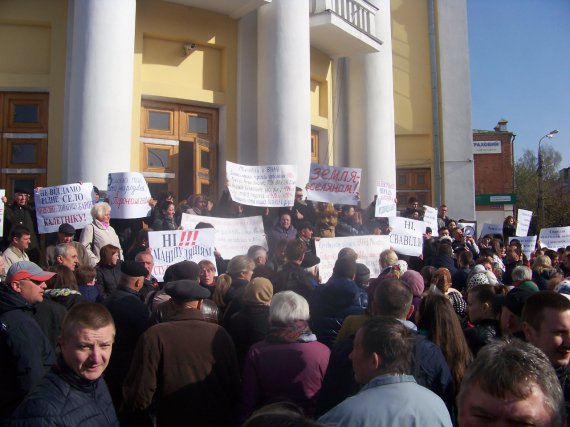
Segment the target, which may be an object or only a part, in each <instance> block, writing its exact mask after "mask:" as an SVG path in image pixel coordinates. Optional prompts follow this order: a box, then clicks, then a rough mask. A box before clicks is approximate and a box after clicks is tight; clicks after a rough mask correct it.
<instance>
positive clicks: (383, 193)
mask: <svg viewBox="0 0 570 427" xmlns="http://www.w3.org/2000/svg"><path fill="white" fill-rule="evenodd" d="M376 195H377V197H376V209H375V210H374V216H375V217H377V218H378V217H393V216H396V215H397V214H398V209H397V207H396V184H391V183H389V182H384V181H382V182H379V183H378V186H377V187H376Z"/></svg>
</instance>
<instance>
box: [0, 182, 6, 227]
mask: <svg viewBox="0 0 570 427" xmlns="http://www.w3.org/2000/svg"><path fill="white" fill-rule="evenodd" d="M5 195H6V190H0V237H2V236H3V235H4V202H3V201H2V199H3V198H4V196H5Z"/></svg>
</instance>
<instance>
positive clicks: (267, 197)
mask: <svg viewBox="0 0 570 427" xmlns="http://www.w3.org/2000/svg"><path fill="white" fill-rule="evenodd" d="M226 174H227V178H228V190H230V195H231V196H232V200H233V201H234V202H237V203H241V204H244V205H250V206H262V207H267V208H269V207H281V206H293V203H294V201H295V188H296V186H297V166H294V165H271V166H245V165H239V164H237V163H232V162H226Z"/></svg>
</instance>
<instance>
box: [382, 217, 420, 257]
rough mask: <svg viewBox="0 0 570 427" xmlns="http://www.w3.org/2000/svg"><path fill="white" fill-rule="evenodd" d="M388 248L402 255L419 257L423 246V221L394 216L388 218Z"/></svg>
mask: <svg viewBox="0 0 570 427" xmlns="http://www.w3.org/2000/svg"><path fill="white" fill-rule="evenodd" d="M390 228H391V229H392V231H390V246H391V247H392V249H394V250H395V251H396V252H398V253H399V254H402V255H410V256H420V255H421V254H422V248H423V244H424V239H423V233H424V232H425V230H426V225H425V223H424V222H423V221H416V220H415V219H409V218H403V217H401V216H394V217H391V218H390Z"/></svg>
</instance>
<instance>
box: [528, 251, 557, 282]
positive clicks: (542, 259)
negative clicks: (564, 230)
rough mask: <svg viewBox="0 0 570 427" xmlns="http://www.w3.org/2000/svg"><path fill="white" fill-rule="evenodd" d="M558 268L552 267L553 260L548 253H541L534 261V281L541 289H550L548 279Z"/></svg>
mask: <svg viewBox="0 0 570 427" xmlns="http://www.w3.org/2000/svg"><path fill="white" fill-rule="evenodd" d="M555 271H556V270H555V269H554V268H552V261H551V260H550V257H549V256H548V255H540V256H537V257H536V258H535V259H534V262H533V263H532V281H533V282H534V283H536V284H537V286H538V289H540V290H541V291H543V290H546V289H548V281H549V280H550V278H551V276H552V275H553V274H554V272H555Z"/></svg>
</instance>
